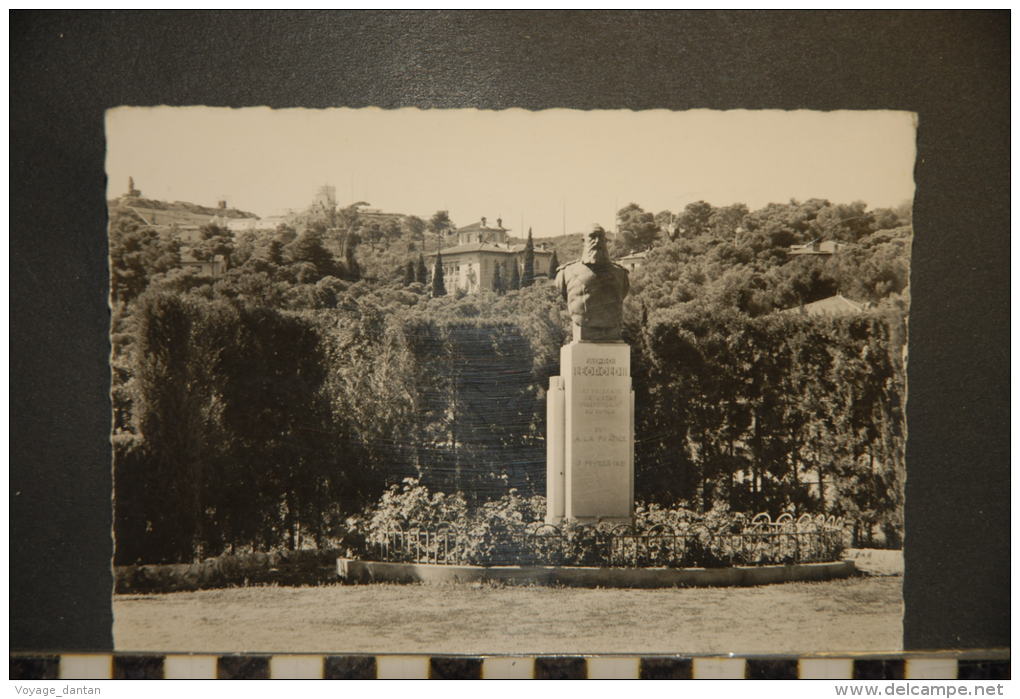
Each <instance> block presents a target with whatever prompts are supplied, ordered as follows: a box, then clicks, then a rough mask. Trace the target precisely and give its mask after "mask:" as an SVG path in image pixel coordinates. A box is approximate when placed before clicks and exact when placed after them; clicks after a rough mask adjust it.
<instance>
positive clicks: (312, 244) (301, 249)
mask: <svg viewBox="0 0 1020 699" xmlns="http://www.w3.org/2000/svg"><path fill="white" fill-rule="evenodd" d="M283 258H284V261H285V262H287V263H289V264H298V263H302V262H306V263H308V264H310V265H311V266H312V268H313V269H314V274H315V275H317V276H316V277H315V278H314V279H310V280H309V281H318V280H319V279H321V278H322V277H325V276H328V275H333V276H340V274H339V270H337V265H336V261H335V260H334V259H333V256H332V255H331V254H329V251H328V250H326V248H325V246H323V244H322V237H321V235H320V234H319V233H316V232H315V231H313V230H306V231H305V232H304V233H302V234H301V235H299V236H298V237H297V238H295V239H294V241H293V242H292V243H289V244H287V245H286V246H284V248H283Z"/></svg>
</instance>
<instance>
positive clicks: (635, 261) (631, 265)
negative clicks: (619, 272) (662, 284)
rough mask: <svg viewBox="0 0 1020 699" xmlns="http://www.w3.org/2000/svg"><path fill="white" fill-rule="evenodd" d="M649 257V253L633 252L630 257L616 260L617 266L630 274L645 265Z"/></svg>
mask: <svg viewBox="0 0 1020 699" xmlns="http://www.w3.org/2000/svg"><path fill="white" fill-rule="evenodd" d="M647 257H648V251H647V250H642V251H641V252H632V253H631V254H629V255H625V256H624V257H621V258H620V259H618V260H616V264H618V265H620V266H621V267H623V268H624V269H626V270H627V271H628V272H633V271H634V270H635V269H637V268H638V267H640V266H641V265H643V264H644V263H645V258H647Z"/></svg>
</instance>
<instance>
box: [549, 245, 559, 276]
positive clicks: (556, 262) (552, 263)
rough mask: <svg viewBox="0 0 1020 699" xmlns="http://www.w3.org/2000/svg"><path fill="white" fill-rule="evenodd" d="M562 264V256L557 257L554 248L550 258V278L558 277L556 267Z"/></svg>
mask: <svg viewBox="0 0 1020 699" xmlns="http://www.w3.org/2000/svg"><path fill="white" fill-rule="evenodd" d="M559 266H560V258H559V257H557V255H556V251H555V250H553V254H552V257H550V258H549V278H550V279H555V278H556V269H557V268H558V267H559Z"/></svg>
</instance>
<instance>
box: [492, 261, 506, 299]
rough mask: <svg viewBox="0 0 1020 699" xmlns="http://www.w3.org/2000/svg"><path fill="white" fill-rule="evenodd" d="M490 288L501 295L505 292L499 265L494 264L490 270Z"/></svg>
mask: <svg viewBox="0 0 1020 699" xmlns="http://www.w3.org/2000/svg"><path fill="white" fill-rule="evenodd" d="M492 290H493V291H495V292H496V293H497V294H499V295H500V296H502V295H503V294H505V293H506V284H504V283H503V273H502V272H500V266H499V265H498V264H497V265H495V269H493V271H492Z"/></svg>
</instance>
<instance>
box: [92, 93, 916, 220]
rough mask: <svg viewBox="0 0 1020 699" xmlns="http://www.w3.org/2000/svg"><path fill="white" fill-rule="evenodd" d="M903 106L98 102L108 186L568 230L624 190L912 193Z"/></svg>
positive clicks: (883, 202) (757, 203) (708, 196)
mask: <svg viewBox="0 0 1020 699" xmlns="http://www.w3.org/2000/svg"><path fill="white" fill-rule="evenodd" d="M915 132H916V118H915V115H914V114H912V113H910V112H902V111H886V110H875V111H833V112H818V111H807V110H800V111H781V110H763V111H744V110H738V111H712V110H693V111H686V112H673V111H667V110H649V111H630V110H604V111H580V110H568V109H554V110H545V111H538V112H531V111H527V110H522V109H511V110H503V111H482V110H474V109H451V110H421V109H410V108H409V109H397V110H383V109H377V108H368V109H329V110H309V109H286V110H271V109H268V108H245V109H229V108H211V107H120V108H117V109H112V110H110V111H108V112H107V115H106V137H107V156H106V172H107V191H108V195H109V198H114V197H117V196H119V195H121V194H123V193H125V192H126V191H127V182H128V177H129V176H131V177H134V181H135V187H136V188H138V189H140V190H141V192H142V195H143V196H145V197H147V198H151V199H160V200H166V201H174V200H179V201H189V202H193V203H196V204H204V205H208V206H213V205H215V203H216V202H217V201H219V200H220V199H226V200H227V203H228V204H229V205H230V206H232V207H236V208H239V209H243V210H246V211H251V212H254V213H256V214H257V215H259V216H272V215H277V214H282V213H284V212H285V211H286V210H288V209H296V210H300V209H302V208H304V207H306V206H308V204H310V203H311V200H312V197H313V196H314V195H315V192H316V191H317V190H318V189H319V188H320V187H321V186H322V185H324V184H329V185H332V186H334V187H335V188H336V193H337V200H338V202H339V203H340V204H341V205H346V204H349V203H352V202H354V201H365V202H368V203H369V204H370V205H371V207H372V208H376V209H381V210H383V211H387V212H395V213H402V214H414V215H417V216H421V217H422V218H425V219H427V218H428V217H430V216H431V215H432V214H433V213H435V212H436V211H437V210H440V209H445V210H447V211H449V212H450V218H451V219H452V220H453V221H454V223H455V224H456V225H458V226H465V225H467V224H470V223H473V222H475V221H478V220H479V219H480V218H481V217H483V216H485V217H487V219H488V221H489V222H490V223H492V222H494V221H495V220H496V219H497V218H502V220H503V225H504V226H506V227H508V228H510V229H512V230H513V231H514V233H515V234H516V233H518V232H522V233H523V232H526V231H527V229H528V228H529V227H530V228H533V230H534V235H535V236H536V237H547V236H554V235H560V234H561V233H565V232H566V233H577V232H580V231H583V230H585V229H587V228H589V227H590V226H591V225H592V224H593V223H600V224H601V225H603V226H604V227H605V228H607V229H610V230H611V229H612V228H613V227H614V223H615V212H616V211H617V210H619V209H620V208H622V207H623V206H626V205H627V204H628V203H631V202H634V203H636V204H638V205H639V206H641V207H642V208H644V209H645V210H647V211H652V212H659V211H662V210H664V209H668V210H670V211H674V212H676V211H680V210H682V209H683V207H684V206H686V205H687V204H688V203H690V202H693V201H697V200H699V199H700V200H705V201H707V202H709V203H710V204H713V205H715V206H723V205H728V204H733V203H737V202H741V203H745V204H747V205H748V206H749V207H750V208H751V209H752V210H753V209H756V208H759V207H761V206H764V205H765V204H768V203H770V202H787V201H789V200H790V199H798V200H805V199H810V198H812V197H819V198H825V199H829V200H831V201H833V202H836V203H850V202H852V201H857V200H861V201H864V202H866V203H867V204H868V205H869V206H870V207H880V206H896V205H899V204H901V203H903V202H905V201H909V200H911V199H912V198H913V194H914V182H913V168H914V157H915Z"/></svg>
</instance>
